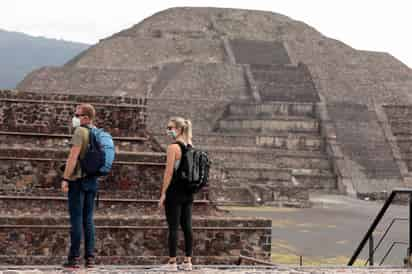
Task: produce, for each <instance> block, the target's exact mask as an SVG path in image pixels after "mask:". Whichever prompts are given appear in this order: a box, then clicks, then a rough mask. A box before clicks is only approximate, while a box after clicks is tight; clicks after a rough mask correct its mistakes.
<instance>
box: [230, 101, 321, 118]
mask: <svg viewBox="0 0 412 274" xmlns="http://www.w3.org/2000/svg"><path fill="white" fill-rule="evenodd" d="M228 114H229V115H244V116H251V117H259V118H272V117H276V116H305V117H315V116H316V105H315V104H313V103H295V102H270V103H263V104H246V103H242V104H240V103H238V104H230V105H229V107H228Z"/></svg>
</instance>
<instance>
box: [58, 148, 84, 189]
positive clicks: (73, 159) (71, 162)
mask: <svg viewBox="0 0 412 274" xmlns="http://www.w3.org/2000/svg"><path fill="white" fill-rule="evenodd" d="M80 150H81V146H72V148H71V149H70V153H69V157H68V158H67V161H66V168H65V169H64V173H63V180H62V182H61V188H62V191H63V192H67V191H69V182H68V180H69V178H70V176H71V175H72V174H73V172H74V168H75V167H76V163H77V159H78V157H79V155H80Z"/></svg>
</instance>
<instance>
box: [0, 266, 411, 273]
mask: <svg viewBox="0 0 412 274" xmlns="http://www.w3.org/2000/svg"><path fill="white" fill-rule="evenodd" d="M37 273H39V274H40V273H46V274H49V273H50V274H51V273H62V274H68V273H79V274H80V273H96V274H98V273H104V274H106V273H107V274H117V273H119V274H123V273H152V274H160V273H170V272H165V271H159V270H156V269H153V267H142V266H140V267H124V266H123V267H120V266H117V267H116V266H100V267H99V268H96V269H93V270H87V271H86V270H85V269H80V270H77V271H69V270H63V269H59V268H56V267H53V266H49V267H41V268H36V267H33V268H20V269H19V268H15V269H8V270H4V269H3V270H2V269H1V268H0V274H37ZM173 273H180V274H186V273H187V274H190V273H193V274H269V273H273V274H326V273H328V274H329V273H331V274H366V273H371V274H397V273H399V274H401V273H402V274H403V273H411V270H410V269H404V268H341V267H338V268H307V267H305V268H291V267H272V268H263V267H248V268H245V267H237V268H229V269H224V268H212V267H208V266H202V267H198V268H196V269H194V270H193V271H186V272H185V271H178V272H173Z"/></svg>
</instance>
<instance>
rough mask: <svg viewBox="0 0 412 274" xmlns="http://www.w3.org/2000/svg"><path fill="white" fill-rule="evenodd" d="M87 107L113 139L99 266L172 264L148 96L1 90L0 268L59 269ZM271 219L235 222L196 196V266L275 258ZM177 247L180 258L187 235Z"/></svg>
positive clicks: (99, 213)
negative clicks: (65, 189)
mask: <svg viewBox="0 0 412 274" xmlns="http://www.w3.org/2000/svg"><path fill="white" fill-rule="evenodd" d="M82 102H88V103H91V104H93V105H94V106H95V108H96V111H97V118H98V119H97V120H96V125H97V126H98V127H103V128H105V129H106V130H107V131H109V132H110V133H111V134H112V136H113V137H114V142H115V146H116V159H115V162H114V164H113V168H112V171H111V173H110V174H109V175H108V176H106V177H104V178H101V179H99V197H100V199H99V207H98V209H97V210H96V214H95V225H96V248H95V249H96V261H97V263H98V264H105V265H131V264H132V265H133V264H140V265H150V264H153V265H156V264H161V263H164V262H165V261H167V250H168V249H167V234H168V233H167V224H166V221H165V217H164V212H163V210H160V209H159V208H158V199H159V192H160V186H161V183H162V176H163V173H164V166H165V158H166V157H165V153H164V150H163V149H162V148H161V146H160V145H159V144H158V142H157V141H156V140H155V139H154V138H153V137H152V136H151V134H150V133H148V132H147V130H146V121H145V117H146V102H145V99H144V98H140V99H139V98H126V97H108V96H106V97H105V96H78V95H64V94H48V95H41V94H34V93H25V92H18V91H3V92H0V141H3V142H0V239H1V240H0V264H2V265H54V264H61V262H63V261H64V260H65V257H66V256H67V251H68V245H69V243H68V242H69V228H70V225H69V218H68V210H67V198H66V195H65V194H63V193H62V192H61V190H60V182H61V175H62V174H61V173H62V172H61V166H62V164H64V162H65V160H66V158H67V155H68V152H69V149H70V138H71V128H70V126H69V125H70V120H71V117H72V114H73V112H74V110H75V106H76V105H78V104H79V103H82ZM271 228H272V226H271V221H270V220H267V219H263V218H260V219H258V218H243V217H240V218H234V217H230V216H228V215H227V214H225V213H224V212H223V211H219V210H218V209H217V208H216V206H215V205H214V204H213V202H212V201H211V200H209V195H208V188H204V190H202V191H201V192H200V193H198V194H196V196H195V201H194V208H193V229H194V232H195V233H194V234H195V236H194V251H195V252H194V254H195V255H196V260H195V261H194V262H195V263H196V264H209V263H215V264H216V263H219V264H233V263H234V262H235V261H236V260H237V258H238V256H239V255H240V254H241V253H242V254H246V255H248V256H252V257H257V258H260V259H269V258H270V247H271ZM179 238H180V241H179V243H178V246H179V251H178V254H180V252H181V249H182V247H183V237H182V236H180V237H179Z"/></svg>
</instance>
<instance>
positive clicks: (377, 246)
mask: <svg viewBox="0 0 412 274" xmlns="http://www.w3.org/2000/svg"><path fill="white" fill-rule="evenodd" d="M407 220H408V218H393V219H392V221H391V223H390V224H389V225H388V227H387V228H386V229H385V232H384V233H383V235H382V237H381V238H380V239H379V242H378V244H377V245H376V246H375V248H374V249H373V251H372V254H370V256H369V258H368V259H367V260H366V262H365V264H364V265H365V266H366V265H367V264H368V262H369V260H370V259H371V256H373V255H374V254H375V252H376V250H378V248H379V246H380V245H381V243H382V242H383V240H384V239H385V237H386V234H388V232H389V230H390V229H391V228H392V226H393V224H394V223H395V222H396V221H407Z"/></svg>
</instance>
